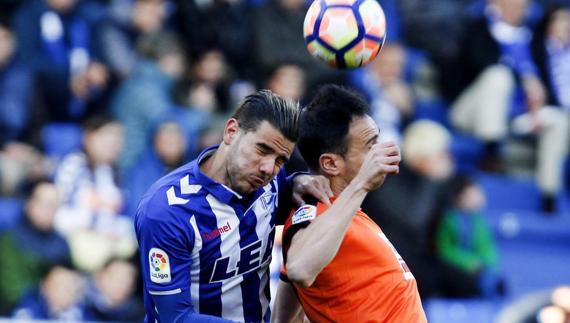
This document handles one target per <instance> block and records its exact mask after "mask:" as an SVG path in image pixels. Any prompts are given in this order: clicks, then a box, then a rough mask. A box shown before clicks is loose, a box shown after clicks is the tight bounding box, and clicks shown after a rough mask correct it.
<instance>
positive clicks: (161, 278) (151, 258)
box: [148, 248, 171, 284]
mask: <svg viewBox="0 0 570 323" xmlns="http://www.w3.org/2000/svg"><path fill="white" fill-rule="evenodd" d="M148 262H149V265H150V280H151V281H152V282H154V283H157V284H164V283H169V282H170V280H171V275H170V260H169V259H168V254H167V253H166V252H164V250H162V249H159V248H151V249H150V251H149V252H148Z"/></svg>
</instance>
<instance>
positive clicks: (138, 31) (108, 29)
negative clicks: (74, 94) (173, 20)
mask: <svg viewBox="0 0 570 323" xmlns="http://www.w3.org/2000/svg"><path fill="white" fill-rule="evenodd" d="M125 7H126V8H125V10H124V12H123V11H120V12H117V13H115V14H113V13H112V14H111V17H110V18H109V19H107V20H106V21H104V22H103V23H102V24H101V26H100V27H99V28H98V29H97V35H96V41H97V45H98V48H99V50H100V51H101V58H102V60H103V62H105V63H106V64H107V66H109V69H110V70H111V72H112V73H113V74H114V76H116V77H117V78H118V79H120V80H122V79H125V78H127V77H128V76H129V75H130V74H131V72H132V70H133V68H134V66H135V63H136V58H137V54H136V51H135V44H136V41H137V39H138V38H139V37H140V36H141V35H152V34H155V33H158V32H160V31H161V30H162V29H163V28H164V20H165V18H166V3H165V1H164V0H134V1H132V2H130V1H129V3H128V4H127V5H125Z"/></svg>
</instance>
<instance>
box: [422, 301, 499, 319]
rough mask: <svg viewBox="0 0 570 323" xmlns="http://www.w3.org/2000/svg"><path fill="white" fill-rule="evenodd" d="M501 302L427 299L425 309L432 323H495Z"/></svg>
mask: <svg viewBox="0 0 570 323" xmlns="http://www.w3.org/2000/svg"><path fill="white" fill-rule="evenodd" d="M499 307H500V302H497V301H494V300H479V299H465V300H461V299H457V300H456V299H453V300H452V299H439V298H432V299H427V300H426V301H425V302H424V309H425V312H426V315H427V318H428V321H429V322H430V323H482V322H493V318H494V317H495V315H496V314H497V312H498V310H499Z"/></svg>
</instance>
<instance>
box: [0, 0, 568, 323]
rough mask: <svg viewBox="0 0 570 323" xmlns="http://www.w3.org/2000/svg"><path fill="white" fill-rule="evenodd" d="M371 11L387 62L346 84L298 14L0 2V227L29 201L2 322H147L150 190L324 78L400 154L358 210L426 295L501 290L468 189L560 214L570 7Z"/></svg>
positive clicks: (400, 4) (484, 4)
mask: <svg viewBox="0 0 570 323" xmlns="http://www.w3.org/2000/svg"><path fill="white" fill-rule="evenodd" d="M379 2H380V4H381V5H382V7H383V8H384V10H385V13H386V16H387V23H388V26H387V29H388V31H387V41H386V44H385V45H384V48H383V50H382V52H381V53H380V55H379V57H378V58H377V59H376V60H375V61H374V62H373V63H372V64H371V65H369V66H367V67H365V68H361V69H358V70H354V71H341V70H333V69H331V68H329V67H327V66H325V65H324V64H321V63H320V62H317V61H316V60H315V59H313V58H312V57H311V56H310V55H309V54H308V53H307V51H306V49H305V45H304V40H303V38H302V25H303V20H304V15H305V12H306V9H307V8H308V6H309V5H310V3H309V2H307V1H305V0H193V1H192V0H0V217H8V214H7V213H8V208H7V207H5V206H6V205H7V204H6V203H4V204H2V201H4V202H6V201H12V202H13V201H16V203H17V204H18V203H19V205H21V207H19V208H18V207H16V208H12V209H14V210H15V211H13V212H17V213H18V216H17V217H15V220H14V221H13V222H9V221H0V223H1V224H2V225H1V226H0V229H1V232H0V252H1V253H3V259H4V261H3V263H2V266H0V277H2V279H1V280H0V316H3V317H9V316H12V317H17V318H23V319H31V318H38V319H62V320H74V321H80V320H91V321H141V320H142V315H143V310H142V299H141V297H140V289H141V286H140V285H141V284H140V279H139V278H138V275H139V274H140V273H139V271H140V270H139V266H138V262H137V260H136V256H135V254H136V248H137V246H136V241H135V239H134V232H133V228H132V220H133V216H134V212H135V210H136V206H137V203H138V200H139V199H140V198H141V196H142V195H143V194H144V192H145V191H146V190H147V188H148V187H149V186H150V185H151V184H152V183H153V182H154V181H155V180H157V179H158V178H160V177H161V176H162V175H164V174H166V173H167V172H168V171H170V170H172V169H174V168H176V167H178V166H180V165H182V164H183V163H185V162H187V161H189V160H191V159H192V158H193V157H195V156H196V155H197V153H198V152H199V151H200V150H201V149H202V148H204V147H207V146H209V145H213V144H217V143H218V142H219V141H220V139H221V129H222V127H223V122H224V121H225V118H226V117H227V116H228V114H229V113H231V112H232V110H233V109H234V108H235V107H236V106H237V104H238V103H239V102H240V100H241V99H243V98H244V97H245V96H246V95H248V94H250V93H252V92H253V91H255V90H257V89H260V88H269V89H271V90H272V91H274V92H276V93H278V94H281V95H284V96H288V97H291V98H293V99H295V100H299V101H301V103H303V102H307V101H308V99H310V97H311V95H312V93H314V91H315V89H316V88H318V86H319V85H321V84H324V83H337V84H343V85H346V86H349V87H352V88H355V89H356V90H358V91H359V92H361V93H362V95H363V96H364V97H365V98H366V99H367V100H368V102H369V103H370V106H371V114H372V116H373V118H374V119H375V121H376V122H377V123H378V125H379V127H380V129H381V139H382V140H384V141H386V140H394V141H396V142H398V143H399V144H400V145H401V147H402V151H403V165H402V169H401V174H399V175H398V176H395V177H392V178H390V179H389V180H388V181H387V182H386V184H385V187H384V188H382V189H381V190H379V191H377V192H375V193H373V194H371V195H370V196H369V197H368V198H367V200H366V202H365V205H364V209H365V211H366V212H367V213H368V214H369V215H370V216H371V217H372V218H373V219H374V220H375V221H377V222H378V223H379V224H380V226H381V227H382V228H383V230H384V232H386V234H387V235H388V236H389V237H390V240H391V241H392V242H393V244H394V245H395V246H396V248H397V249H398V250H399V252H400V254H402V256H403V257H404V259H406V261H407V263H408V265H409V266H410V267H411V268H412V271H413V272H414V274H415V276H416V278H417V279H418V284H419V287H420V293H421V294H422V296H424V297H430V296H443V297H470V296H484V297H497V296H500V295H503V294H504V293H505V292H506V290H508V286H505V284H504V282H503V280H502V278H501V273H500V272H499V270H498V265H497V263H498V262H499V261H500V260H499V259H500V257H499V255H498V253H497V250H496V247H495V243H494V240H493V237H492V234H491V232H490V230H489V228H488V226H487V224H486V222H485V220H484V216H483V212H484V210H485V196H484V193H483V191H482V190H481V188H480V187H478V186H477V184H476V183H475V182H474V181H473V179H472V176H473V175H474V174H476V173H477V172H479V171H485V172H493V173H500V174H507V175H513V176H515V175H519V174H521V173H524V174H529V175H531V176H534V177H535V178H536V183H537V185H538V187H539V189H540V192H541V201H540V205H541V211H543V212H545V214H556V212H558V211H559V208H558V207H557V203H556V201H557V198H558V197H559V196H560V194H562V192H563V189H564V188H565V185H566V184H567V181H566V180H565V178H566V171H565V161H566V159H567V155H568V148H569V145H570V137H569V134H568V128H569V120H568V118H569V116H568V113H569V112H570V2H569V1H568V0H540V1H539V0H534V1H533V0H433V1H420V0H379ZM457 138H469V140H470V141H468V142H469V144H468V146H469V147H468V148H469V149H471V150H473V151H475V153H473V154H472V156H471V157H472V158H470V159H469V160H467V161H465V160H461V158H459V156H457V155H456V154H457V152H456V151H454V150H453V149H452V143H453V142H455V140H456V139H457ZM471 146H473V147H479V148H478V149H472V147H471ZM296 156H298V154H297V155H296ZM460 161H461V162H460ZM287 167H288V168H289V170H300V169H305V166H304V164H303V162H302V160H300V157H297V158H294V159H293V160H292V162H291V163H290V164H289V165H287ZM143 274H144V273H143ZM567 309H568V308H567V307H566V310H567ZM544 315H548V314H544Z"/></svg>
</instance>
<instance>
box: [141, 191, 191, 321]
mask: <svg viewBox="0 0 570 323" xmlns="http://www.w3.org/2000/svg"><path fill="white" fill-rule="evenodd" d="M164 196H165V195H164ZM187 214H188V213H187V211H186V210H184V209H183V208H182V207H181V206H179V205H168V203H167V202H166V201H165V199H162V200H161V199H160V196H158V197H156V196H155V198H153V199H151V200H150V201H149V203H148V204H147V205H146V207H144V208H139V210H138V212H137V217H136V220H135V230H136V234H137V239H138V241H139V249H140V258H141V266H142V270H141V276H142V277H143V283H144V288H145V293H146V294H147V295H146V296H147V297H148V298H150V300H151V302H150V304H146V305H148V306H152V307H154V311H153V312H152V314H153V315H154V316H156V317H158V318H159V320H158V321H159V322H185V321H186V318H188V317H193V316H194V315H198V314H196V313H195V311H194V309H193V306H192V299H191V295H190V284H191V281H190V268H191V266H192V258H191V252H192V249H193V247H194V239H195V236H194V235H195V233H194V231H193V229H192V227H191V224H190V222H189V221H188V215H187ZM152 310H153V309H152V308H150V309H149V308H147V313H148V311H152Z"/></svg>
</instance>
